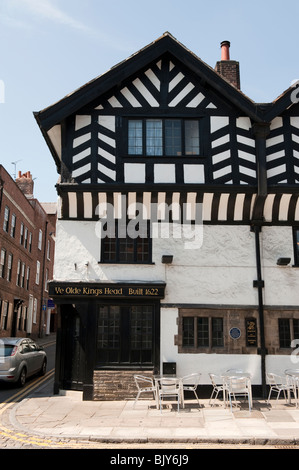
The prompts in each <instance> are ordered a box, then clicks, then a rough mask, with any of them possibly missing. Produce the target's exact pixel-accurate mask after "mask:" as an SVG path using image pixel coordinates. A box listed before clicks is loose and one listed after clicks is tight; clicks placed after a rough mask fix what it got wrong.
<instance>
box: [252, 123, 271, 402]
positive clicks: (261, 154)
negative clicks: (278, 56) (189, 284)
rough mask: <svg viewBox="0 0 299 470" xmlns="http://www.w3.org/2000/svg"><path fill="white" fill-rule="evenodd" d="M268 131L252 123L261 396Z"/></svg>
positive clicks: (264, 375)
mask: <svg viewBox="0 0 299 470" xmlns="http://www.w3.org/2000/svg"><path fill="white" fill-rule="evenodd" d="M269 132H270V125H269V124H268V123H256V124H254V125H253V134H254V137H255V143H256V161H257V178H258V190H257V195H256V199H255V204H254V208H253V213H252V220H251V231H252V232H254V235H255V255H256V273H257V280H255V281H253V287H255V288H257V291H258V313H259V326H260V348H258V354H260V356H261V375H262V396H263V398H266V396H267V385H266V355H267V349H266V345H265V324H264V301H263V289H264V286H265V284H264V281H263V279H262V263H261V249H260V233H261V231H262V226H263V222H264V217H263V210H264V203H265V200H266V197H267V192H268V191H267V170H266V137H267V135H268V134H269Z"/></svg>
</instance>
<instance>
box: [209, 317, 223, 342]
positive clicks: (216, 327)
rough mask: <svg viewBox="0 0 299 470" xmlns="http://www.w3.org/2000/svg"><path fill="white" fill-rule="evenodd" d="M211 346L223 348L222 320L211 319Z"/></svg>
mask: <svg viewBox="0 0 299 470" xmlns="http://www.w3.org/2000/svg"><path fill="white" fill-rule="evenodd" d="M212 346H214V347H222V346H223V320H222V318H212Z"/></svg>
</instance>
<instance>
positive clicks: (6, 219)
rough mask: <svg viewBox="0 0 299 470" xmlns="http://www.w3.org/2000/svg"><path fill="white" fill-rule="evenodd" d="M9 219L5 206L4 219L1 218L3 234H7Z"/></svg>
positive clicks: (7, 208) (8, 211)
mask: <svg viewBox="0 0 299 470" xmlns="http://www.w3.org/2000/svg"><path fill="white" fill-rule="evenodd" d="M9 217H10V208H9V207H8V206H5V208H4V217H3V230H4V232H6V233H8V232H9Z"/></svg>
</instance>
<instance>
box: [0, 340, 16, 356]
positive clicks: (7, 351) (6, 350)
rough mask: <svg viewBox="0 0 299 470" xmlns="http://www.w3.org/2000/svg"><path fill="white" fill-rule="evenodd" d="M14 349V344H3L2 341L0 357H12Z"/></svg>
mask: <svg viewBox="0 0 299 470" xmlns="http://www.w3.org/2000/svg"><path fill="white" fill-rule="evenodd" d="M13 349H14V345H13V344H3V343H2V344H1V341H0V357H8V356H10V355H11V353H12V351H13Z"/></svg>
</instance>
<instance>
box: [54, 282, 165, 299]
mask: <svg viewBox="0 0 299 470" xmlns="http://www.w3.org/2000/svg"><path fill="white" fill-rule="evenodd" d="M164 291H165V283H162V282H161V283H130V284H129V283H121V282H119V283H94V282H93V283H81V282H76V283H75V282H70V283H68V282H55V281H52V282H50V283H49V296H50V297H54V298H59V297H80V298H82V297H83V298H94V299H103V298H110V299H112V298H118V299H121V298H126V299H128V298H143V299H145V298H146V299H163V298H164Z"/></svg>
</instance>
